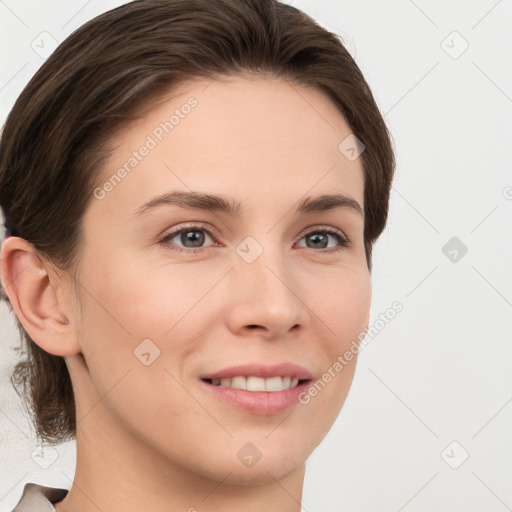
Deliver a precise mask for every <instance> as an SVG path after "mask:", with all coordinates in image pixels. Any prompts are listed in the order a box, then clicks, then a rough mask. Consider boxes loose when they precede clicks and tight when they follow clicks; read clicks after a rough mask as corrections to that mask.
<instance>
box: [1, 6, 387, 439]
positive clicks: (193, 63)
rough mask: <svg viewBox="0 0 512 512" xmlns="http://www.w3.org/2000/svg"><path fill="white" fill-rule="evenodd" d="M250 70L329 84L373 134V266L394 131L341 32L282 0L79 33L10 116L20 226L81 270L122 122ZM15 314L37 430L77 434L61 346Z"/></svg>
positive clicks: (368, 194) (369, 195)
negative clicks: (201, 83) (92, 209)
mask: <svg viewBox="0 0 512 512" xmlns="http://www.w3.org/2000/svg"><path fill="white" fill-rule="evenodd" d="M246 73H250V74H255V75H256V76H267V77H273V78H278V79H281V80H286V81H289V82H290V83H294V84H299V85H305V86H311V87H314V88H316V89H317V90H319V91H322V92H323V93H324V94H326V95H327V96H328V97H329V98H330V100H331V101H332V102H333V103H334V104H335V105H336V106H337V107H338V109H339V110H340V112H341V113H342V114H343V116H344V117H345V119H346V121H347V123H348V125H349V126H350V128H351V130H352V133H353V134H354V135H355V136H356V137H357V138H358V139H359V140H360V141H362V143H363V144H364V145H365V150H364V152H363V153H362V154H361V156H360V158H361V159H362V164H363V167H364V182H365V189H364V213H365V225H364V246H365V251H366V259H367V264H368V268H369V269H370V271H371V253H372V246H373V244H374V242H375V240H376V239H377V238H378V237H379V235H380V234H381V233H382V231H383V229H384V227H385V225H386V221H387V214H388V201H389V193H390V188H391V181H392V177H393V172H394V168H395V160H394V154H393V149H392V142H391V137H390V135H389V133H388V130H387V128H386V125H385V123H384V120H383V118H382V116H381V114H380V112H379V109H378V107H377V105H376V103H375V100H374V98H373V96H372V93H371V91H370V88H369V86H368V84H367V83H366V81H365V79H364V77H363V75H362V73H361V71H360V70H359V68H358V66H357V65H356V63H355V62H354V60H353V59H352V57H351V56H350V54H349V53H348V52H347V50H346V49H345V47H344V46H343V44H342V40H341V39H340V38H339V36H337V35H335V34H333V33H331V32H329V31H327V30H325V29H324V28H322V27H321V26H319V25H318V24H317V23H316V22H315V21H314V20H312V19H311V18H310V17H308V16H307V15H306V14H304V13H303V12H302V11H300V10H298V9H296V8H294V7H292V6H290V5H287V4H282V3H279V2H277V1H276V0H136V1H134V2H130V3H127V4H125V5H122V6H121V7H118V8H116V9H113V10H111V11H108V12H106V13H104V14H102V15H100V16H97V17H96V18H94V19H92V20H90V21H89V22H87V23H86V24H85V25H83V26H82V27H80V28H79V29H77V30H76V31H75V32H73V33H72V34H71V35H70V36H69V37H68V38H67V39H66V40H65V41H64V42H63V43H61V44H60V46H59V47H58V48H57V49H56V50H55V51H54V53H53V54H52V55H51V56H50V57H49V58H48V59H47V60H46V61H45V62H44V64H43V65H42V66H41V68H40V69H39V70H38V71H37V73H36V74H35V75H34V76H33V78H32V79H31V80H30V82H29V83H28V85H27V86H26V87H25V89H24V90H23V92H22V93H21V94H20V96H19V98H18V99H17V101H16V103H15V105H14V107H13V109H12V110H11V112H10V114H9V116H8V118H7V121H6V123H5V126H4V129H3V133H2V137H1V141H0V206H1V209H2V213H3V215H4V218H5V219H7V221H8V223H9V225H10V227H9V229H10V230H11V232H12V233H11V234H14V235H17V236H20V237H22V238H24V239H26V240H27V241H28V242H30V243H31V244H33V246H34V249H35V251H36V252H37V253H38V254H39V255H40V256H41V257H43V258H47V260H48V261H49V262H51V263H52V264H54V265H55V266H56V267H58V268H60V269H62V270H64V271H67V272H70V274H71V275H74V271H75V270H76V268H77V263H78V260H79V256H80V246H81V240H82V219H83V215H84V212H85V210H86V208H87V206H88V204H89V202H90V201H91V200H92V198H93V190H94V188H95V186H97V184H98V179H99V177H100V176H101V173H102V166H103V164H104V162H105V161H106V159H107V157H108V156H109V153H110V151H111V149H112V148H111V146H110V145H109V143H110V142H111V141H112V137H113V135H114V134H115V133H116V130H119V129H120V128H122V127H123V126H126V125H127V123H128V122H129V121H130V120H133V119H136V118H138V117H140V116H142V115H143V114H144V113H145V112H146V111H147V110H148V108H149V106H150V105H151V102H152V101H154V100H157V99H158V98H161V97H163V96H162V95H163V94H165V93H169V91H172V89H173V88H174V87H176V86H178V85H180V84H181V83H184V82H186V81H188V80H192V79H196V78H205V79H215V78H222V77H237V76H242V75H245V74H246ZM117 133H118V132H117ZM340 142H341V141H340ZM9 234H10V233H9V232H7V235H9ZM4 284H5V283H4ZM16 321H17V325H18V329H19V331H20V335H21V338H22V346H21V349H22V351H23V352H24V356H25V358H24V359H22V360H21V361H19V362H18V363H17V364H16V366H15V368H14V370H13V373H12V375H11V382H12V384H13V386H14V387H15V389H16V391H17V392H18V394H19V395H20V396H22V397H23V398H24V400H25V403H26V404H27V407H28V410H29V413H30V416H31V419H32V422H33V425H34V426H35V432H36V435H37V436H38V438H39V439H40V440H41V441H44V442H46V443H50V444H58V443H61V442H64V441H68V440H72V439H76V412H75V401H74V395H73V388H72V385H71V380H70V376H69V372H68V370H67V367H66V364H65V361H64V358H63V357H61V356H55V355H52V354H49V353H47V352H46V351H44V350H42V349H41V348H39V347H38V345H37V344H36V343H34V341H33V340H31V339H30V337H29V336H28V334H27V332H26V331H25V329H24V328H23V326H22V325H21V323H20V322H19V320H18V319H16Z"/></svg>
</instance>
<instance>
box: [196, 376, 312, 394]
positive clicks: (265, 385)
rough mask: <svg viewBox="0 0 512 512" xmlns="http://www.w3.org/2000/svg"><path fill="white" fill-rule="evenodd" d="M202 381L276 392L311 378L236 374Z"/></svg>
mask: <svg viewBox="0 0 512 512" xmlns="http://www.w3.org/2000/svg"><path fill="white" fill-rule="evenodd" d="M201 380H202V381H203V382H205V383H207V384H210V385H212V386H216V387H224V388H231V389H240V390H244V391H251V392H262V391H264V392H268V393H276V392H279V391H285V390H287V389H294V388H297V387H298V386H301V385H302V384H304V383H307V382H310V381H311V380H312V379H299V378H297V377H293V376H291V375H286V376H280V375H279V376H275V377H268V378H263V377H257V376H255V375H248V376H246V375H237V376H235V377H224V378H218V379H208V378H202V379H201Z"/></svg>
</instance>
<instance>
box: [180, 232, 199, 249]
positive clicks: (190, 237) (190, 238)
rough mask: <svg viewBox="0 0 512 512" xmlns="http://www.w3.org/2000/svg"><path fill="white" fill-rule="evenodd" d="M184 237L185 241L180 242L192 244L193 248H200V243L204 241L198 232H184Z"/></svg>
mask: <svg viewBox="0 0 512 512" xmlns="http://www.w3.org/2000/svg"><path fill="white" fill-rule="evenodd" d="M184 235H185V239H182V242H183V243H185V242H192V244H194V245H193V247H199V246H201V243H202V242H203V241H204V234H202V233H201V232H200V231H186V232H185V233H184ZM185 245H186V244H185Z"/></svg>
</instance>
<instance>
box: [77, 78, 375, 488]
mask: <svg viewBox="0 0 512 512" xmlns="http://www.w3.org/2000/svg"><path fill="white" fill-rule="evenodd" d="M171 116H174V117H171ZM166 123H167V124H166ZM350 133H351V130H350V128H349V126H348V125H347V123H346V122H345V120H344V118H343V116H342V115H341V113H340V112H339V111H338V110H337V108H336V107H335V105H334V104H333V103H331V101H330V100H329V99H328V98H327V97H326V96H324V95H323V94H322V93H320V92H318V91H316V90H312V89H309V88H306V87H303V86H298V85H293V86H292V85H290V84H287V83H285V82H282V81H277V80H266V79H262V78H257V79H253V78H251V79H249V78H236V79H235V78H232V79H229V80H228V79H223V80H222V81H220V80H219V81H213V82H211V83H209V81H202V80H198V81H194V82H189V83H187V84H182V85H181V86H180V88H179V89H176V90H174V91H173V93H172V96H168V97H167V98H165V99H164V100H162V101H161V102H160V103H159V104H158V105H157V106H155V107H154V108H153V109H152V110H151V112H150V113H149V114H146V115H145V116H144V117H143V118H142V119H140V120H138V121H137V122H136V123H134V124H132V125H130V126H129V127H127V128H126V129H125V130H124V131H123V132H122V133H120V134H119V136H118V137H117V138H116V140H115V142H116V146H115V150H114V152H113V154H112V157H111V158H110V160H109V162H108V163H107V165H106V167H105V169H104V170H103V171H104V172H103V176H102V178H101V179H100V180H99V182H98V183H99V187H98V188H96V189H95V197H94V198H92V199H91V202H90V205H89V206H88V209H87V211H86V213H85V216H84V219H83V222H84V223H83V229H84V232H83V233H84V239H83V240H84V243H83V246H82V248H81V258H80V262H81V263H80V267H79V272H78V274H77V277H78V281H79V283H80V285H81V286H79V287H78V292H79V295H80V302H81V311H80V315H79V316H80V322H81V323H80V325H79V331H80V334H79V336H80V343H81V348H82V352H83V356H84V359H85V362H86V364H87V368H88V372H86V373H82V374H80V375H78V374H75V375H73V371H72V379H73V382H74V385H75V388H76V391H78V393H82V395H83V396H82V397H81V398H80V397H79V399H78V402H79V404H78V406H79V407H80V402H82V403H84V404H85V403H86V402H88V401H90V402H91V403H96V402H97V401H98V400H99V399H100V397H103V398H102V399H101V401H100V402H99V404H98V405H97V406H96V407H94V408H92V409H91V411H90V413H89V414H87V415H86V416H85V417H84V418H83V419H81V420H80V422H79V429H83V430H87V428H88V427H87V425H88V424H89V425H104V431H106V432H108V433H109V435H112V436H118V438H119V439H121V438H123V439H131V440H132V441H133V442H134V444H135V443H137V444H138V445H139V446H145V447H146V448H147V449H148V450H149V451H151V452H152V453H154V454H158V457H159V460H163V461H165V462H166V463H168V464H169V465H170V466H181V467H182V468H184V469H186V470H190V471H192V472H193V473H197V474H200V475H202V476H205V477H208V478H213V479H216V480H221V479H222V478H224V477H225V475H226V474H227V473H228V472H229V473H230V481H232V482H242V483H243V482H247V481H249V480H251V481H255V482H257V481H265V480H268V479H269V478H270V476H269V473H270V474H271V475H273V477H275V478H278V479H280V478H284V477H285V476H287V475H291V474H292V473H293V472H295V471H298V470H299V469H302V467H303V464H304V462H305V460H306V459H307V457H308V456H309V455H310V453H311V452H312V450H313V449H314V448H315V447H316V446H317V445H318V444H319V443H320V441H321V440H322V439H323V437H324V436H325V434H326V433H327V431H328V430H329V428H330V427H331V425H332V423H333V422H334V420H335V419H336V417H337V415H338V413H339V411H340V409H341V407H342V405H343V402H344V401H345V398H346V396H347V393H348V391H349V388H350V384H351V382H352V378H353V374H354V368H355V361H356V354H355V355H354V357H353V359H352V361H351V362H350V363H349V364H346V365H342V366H343V367H342V369H341V370H339V364H338V365H336V361H339V356H343V354H344V353H345V352H346V351H347V350H349V349H350V347H351V343H352V342H353V340H354V339H356V338H357V337H358V336H359V335H360V334H361V332H362V331H364V329H365V327H366V326H367V324H368V317H369V310H370V298H371V284H370V276H369V271H368V268H367V263H366V258H365V251H364V243H363V242H364V240H363V229H364V218H363V215H362V214H361V212H359V211H358V209H357V205H359V206H360V208H361V209H362V210H364V203H363V199H364V176H363V166H362V162H361V159H360V158H358V159H356V160H353V161H352V160H349V159H347V158H346V157H345V156H344V155H343V154H342V153H341V152H340V150H339V149H338V146H339V144H340V143H341V142H342V141H343V140H344V139H345V138H346V137H347V136H348V135H349V134H350ZM144 147H145V148H146V149H143V148H144ZM123 168H124V172H123V171H121V170H120V169H123ZM114 176H115V177H114ZM176 193H181V195H177V194H176ZM173 194H174V195H173ZM187 194H188V196H187ZM192 194H194V196H192ZM203 195H207V196H208V197H207V198H206V199H205V198H204V197H201V196H203ZM324 195H330V196H331V195H337V196H338V197H337V200H338V202H337V203H336V205H334V204H333V201H330V205H331V207H330V208H329V207H327V206H328V205H327V206H326V203H325V201H324V203H323V204H317V208H309V209H308V208H307V207H305V206H304V201H305V200H306V199H308V198H309V199H308V201H307V203H306V204H309V205H313V204H314V200H315V199H317V198H319V197H320V196H324ZM213 196H221V197H222V198H223V201H221V200H219V199H212V198H213ZM343 198H344V199H343ZM340 199H342V200H341V201H339V200H340ZM301 205H302V208H301ZM225 206H228V208H226V207H225ZM334 206H335V207H334ZM77 319H78V318H77ZM352 347H353V344H352ZM279 365H280V366H279ZM239 366H247V368H238V369H237V368H234V369H233V367H239ZM326 372H328V373H330V378H328V377H325V374H326ZM229 377H251V378H250V379H240V378H236V379H233V380H229ZM264 377H269V378H268V379H267V380H264ZM280 377H285V378H284V379H282V378H280ZM286 377H288V378H286ZM221 378H222V379H223V380H221V381H220V384H221V385H215V384H219V381H218V380H220V379H221ZM215 379H218V380H215ZM297 379H298V387H292V388H290V389H288V390H281V391H279V389H281V387H282V386H283V383H284V386H285V387H287V386H290V385H292V386H294V385H295V384H297V382H296V380H297ZM319 380H320V381H321V382H322V384H318V381H319ZM79 381H81V382H79ZM303 381H306V382H303ZM315 382H317V386H316V393H315V392H314V391H312V392H311V393H310V392H309V391H308V390H310V389H312V385H313V384H314V383H315ZM77 383H78V384H80V385H78V386H77V385H76V384H77ZM244 384H245V385H246V386H247V385H249V390H247V389H246V390H241V389H236V388H237V387H238V386H242V387H243V385H244ZM264 389H266V390H268V391H263V390H264ZM271 389H275V390H277V391H270V390H271ZM87 394H88V395H90V396H85V395H87ZM92 395H95V396H92ZM85 409H86V407H85V406H84V411H85ZM78 417H79V419H80V414H78ZM91 428H92V426H91ZM251 457H252V458H251ZM258 457H261V458H260V459H259V461H257V462H256V463H254V462H251V461H253V460H256V459H258Z"/></svg>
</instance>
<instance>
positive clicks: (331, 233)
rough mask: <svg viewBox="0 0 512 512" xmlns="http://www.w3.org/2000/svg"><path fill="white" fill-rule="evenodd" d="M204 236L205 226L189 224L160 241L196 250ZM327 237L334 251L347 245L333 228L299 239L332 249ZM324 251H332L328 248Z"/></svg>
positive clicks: (316, 230)
mask: <svg viewBox="0 0 512 512" xmlns="http://www.w3.org/2000/svg"><path fill="white" fill-rule="evenodd" d="M206 237H209V238H211V239H213V237H212V235H211V233H210V231H209V230H208V229H207V228H205V227H202V226H190V227H187V228H182V229H180V230H177V231H173V232H172V233H169V234H167V235H165V237H164V238H162V239H161V240H160V243H162V244H164V245H166V246H175V247H171V248H172V249H174V250H176V251H179V252H198V251H199V250H201V249H203V248H204V247H202V246H203V244H204V242H205V239H206ZM329 237H331V238H334V239H336V240H337V241H338V244H339V247H338V248H337V249H334V250H335V251H336V250H341V249H342V248H344V247H346V246H348V243H349V241H348V239H347V238H346V237H345V236H344V235H342V234H341V233H340V232H338V230H335V229H333V228H321V229H315V230H312V231H309V232H308V233H306V234H305V235H304V236H303V237H302V238H301V240H304V239H305V240H306V247H307V248H309V249H318V248H320V249H332V248H333V246H332V245H331V246H329ZM175 238H177V239H178V240H179V242H180V243H181V244H183V246H184V247H185V248H184V249H181V248H179V247H178V248H176V246H177V243H176V242H173V240H174V239H175ZM324 252H332V251H331V250H329V251H324Z"/></svg>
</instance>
